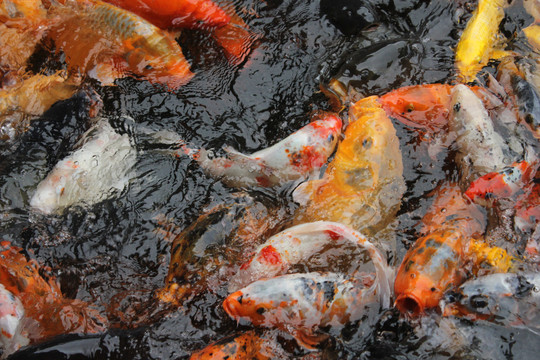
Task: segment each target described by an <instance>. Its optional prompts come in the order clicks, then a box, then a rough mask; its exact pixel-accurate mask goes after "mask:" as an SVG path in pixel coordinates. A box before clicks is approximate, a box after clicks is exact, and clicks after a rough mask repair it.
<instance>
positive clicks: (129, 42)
mask: <svg viewBox="0 0 540 360" xmlns="http://www.w3.org/2000/svg"><path fill="white" fill-rule="evenodd" d="M49 12H50V13H51V16H57V18H58V21H56V23H55V25H54V26H52V27H51V29H50V31H49V36H50V37H51V38H52V39H53V40H54V42H55V45H56V47H57V48H59V49H61V50H62V51H63V52H64V53H65V55H66V62H67V64H68V66H69V67H70V68H72V69H75V70H79V71H80V72H83V73H88V74H89V75H90V76H94V77H96V78H97V79H98V80H101V81H102V82H103V83H105V84H110V83H112V81H113V80H114V79H116V78H118V77H122V76H124V75H131V76H135V77H142V78H144V79H146V80H148V81H150V82H151V83H153V84H163V85H166V86H167V87H168V88H169V89H170V90H175V89H178V88H179V87H180V86H181V85H183V84H185V83H187V82H188V81H189V80H190V79H191V78H192V77H193V73H192V72H191V71H190V69H189V63H188V62H187V60H186V59H185V57H184V55H183V54H182V49H181V48H180V46H179V45H178V43H177V42H176V41H175V40H174V38H173V37H172V36H171V35H170V34H168V33H166V32H165V31H163V30H161V29H160V28H158V27H157V26H155V25H153V24H151V23H150V22H148V21H146V20H144V19H143V18H141V17H139V16H138V15H135V14H133V13H131V12H129V11H126V10H124V9H121V8H118V7H116V6H114V5H111V4H108V3H105V2H102V1H99V0H80V1H73V0H66V2H65V5H60V4H57V5H55V6H54V7H52V8H51V9H50V10H49ZM74 29H77V31H74Z"/></svg>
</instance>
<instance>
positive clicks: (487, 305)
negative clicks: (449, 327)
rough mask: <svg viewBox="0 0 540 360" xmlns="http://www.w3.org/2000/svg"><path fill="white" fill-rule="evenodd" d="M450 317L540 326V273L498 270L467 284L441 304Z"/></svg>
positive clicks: (537, 328)
mask: <svg viewBox="0 0 540 360" xmlns="http://www.w3.org/2000/svg"><path fill="white" fill-rule="evenodd" d="M441 307H442V310H443V312H444V315H446V316H451V315H453V316H464V317H467V318H469V319H472V320H486V321H491V322H494V323H496V324H499V325H504V326H513V327H525V328H530V329H535V330H539V329H540V312H538V308H539V307H540V274H538V273H521V274H513V273H496V274H490V275H485V276H481V277H478V278H476V279H473V280H469V281H467V282H465V283H463V284H462V285H461V286H460V287H459V289H458V290H457V291H456V292H451V293H449V294H448V295H447V296H446V298H445V299H444V301H443V302H442V303H441Z"/></svg>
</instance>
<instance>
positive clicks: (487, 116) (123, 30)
mask: <svg viewBox="0 0 540 360" xmlns="http://www.w3.org/2000/svg"><path fill="white" fill-rule="evenodd" d="M0 1H1V2H0V26H1V27H0V45H1V46H0V55H2V56H1V62H0V70H1V73H0V76H1V80H2V87H1V88H0V137H1V138H2V139H3V140H4V141H8V140H9V139H13V138H16V137H17V136H19V135H20V134H21V133H22V132H24V130H25V129H26V128H29V127H31V126H32V124H31V122H30V121H29V120H30V119H31V118H32V117H38V116H39V115H41V114H43V113H44V112H45V111H46V110H47V109H49V108H50V107H51V106H53V104H55V103H56V102H58V101H62V100H66V99H69V98H71V97H72V96H74V94H76V93H78V92H81V93H83V94H85V96H87V97H90V98H91V96H92V95H91V91H89V90H88V87H89V86H91V85H89V84H92V82H88V79H89V78H90V79H94V80H98V81H99V84H100V85H101V86H108V85H113V84H114V81H115V80H116V79H119V78H122V77H125V76H129V77H133V78H135V79H137V81H148V82H149V83H151V84H152V85H153V86H157V87H162V88H164V89H166V91H171V92H174V91H176V90H178V89H179V88H180V87H182V86H183V85H185V84H187V83H188V82H189V81H190V80H191V79H192V78H194V77H196V76H197V73H196V72H192V70H191V67H190V64H189V62H188V61H187V60H186V58H185V57H184V54H183V52H182V49H181V48H180V45H179V44H178V42H177V41H176V40H175V37H174V32H173V31H175V30H174V29H181V28H189V29H202V30H203V31H207V32H209V33H210V34H211V36H212V37H214V38H215V39H216V41H217V43H218V44H219V45H220V46H222V47H223V49H224V52H225V54H226V56H227V59H228V61H229V62H230V63H231V65H234V66H236V65H238V64H240V63H241V62H242V61H243V60H244V59H245V58H246V56H247V55H248V54H249V52H250V46H251V45H252V44H253V40H254V38H255V36H254V35H253V34H251V33H250V31H249V27H248V26H247V24H246V23H245V22H244V20H242V19H241V18H240V17H239V15H238V14H237V13H236V11H235V10H234V6H233V5H232V4H230V5H221V3H220V4H217V3H214V2H213V1H211V0H183V1H182V0H176V1H161V0H155V1H151V0H106V1H100V0H50V1H45V0H44V1H40V0H35V1H23V0H0ZM522 5H523V6H524V7H525V9H526V11H527V12H528V13H530V15H531V17H532V18H533V19H534V20H533V23H531V24H526V25H527V26H525V27H524V28H523V29H522V33H523V36H524V37H525V38H526V39H527V41H528V43H529V45H530V48H529V52H528V53H526V54H518V53H516V52H515V51H508V50H506V49H505V47H504V44H505V41H507V39H505V38H504V35H503V34H501V33H499V24H500V23H501V21H502V20H503V18H504V16H505V10H506V9H509V8H511V7H512V6H517V5H513V4H510V3H509V2H508V1H506V0H479V1H478V4H477V6H476V8H475V9H474V11H473V13H472V17H471V18H470V19H469V20H468V23H467V25H466V26H465V29H464V31H463V32H462V34H461V37H460V39H459V41H458V43H457V47H456V48H455V79H454V80H453V82H452V83H448V84H423V85H414V86H405V87H402V88H398V89H394V90H393V91H390V92H387V93H386V94H383V95H380V96H377V95H370V96H365V97H362V98H360V99H357V98H354V96H352V95H353V94H347V93H345V92H342V91H340V92H339V95H338V96H340V97H341V98H340V99H339V100H340V101H339V102H340V104H343V107H344V108H346V109H345V111H343V110H344V109H335V111H317V112H313V113H312V114H310V115H309V122H307V125H305V126H303V127H301V128H299V129H297V130H296V131H291V132H290V135H289V136H287V137H285V138H284V139H279V140H278V141H275V143H274V145H273V146H271V147H268V148H266V149H261V150H259V151H256V152H254V153H252V154H244V153H240V152H238V151H236V150H234V149H232V148H231V147H225V148H223V149H205V148H195V147H193V146H192V145H190V144H189V141H188V140H187V139H182V138H180V136H179V135H177V134H176V133H174V131H172V130H171V131H164V132H161V133H154V134H149V138H150V139H151V140H150V141H151V142H153V143H154V144H155V145H156V148H157V150H155V151H160V149H161V150H163V148H165V151H166V152H167V153H169V154H171V158H173V156H176V157H179V158H182V157H184V156H187V157H189V159H190V160H192V161H193V162H194V164H196V166H198V167H200V169H201V170H202V171H203V172H204V174H206V176H208V177H212V178H215V180H216V181H220V182H222V183H223V184H224V185H225V186H227V187H229V188H235V189H238V191H239V192H238V195H237V196H236V198H235V203H229V204H223V203H221V204H213V205H214V206H213V207H210V208H208V209H207V210H206V211H205V212H204V213H203V214H201V216H200V217H199V218H198V219H197V220H196V221H195V222H194V223H193V224H191V225H190V226H188V227H187V228H186V229H179V230H177V229H174V220H171V219H165V218H160V219H159V222H160V224H161V225H162V229H161V232H162V233H163V234H164V236H165V238H166V239H167V240H169V241H170V242H171V250H170V253H171V257H170V258H171V260H170V264H169V269H168V273H167V276H166V278H165V279H164V285H163V288H162V289H159V290H158V291H156V292H155V294H154V299H155V300H156V302H158V303H160V304H167V306H169V307H171V308H173V309H178V308H181V307H182V306H183V304H184V302H185V301H186V300H187V299H188V298H190V297H193V296H196V295H197V294H201V293H204V292H211V293H213V294H220V291H225V292H226V293H227V294H226V296H224V298H223V301H222V310H223V311H224V314H225V316H228V317H230V318H231V319H233V320H234V321H236V322H237V323H239V324H242V325H243V326H248V327H250V330H249V331H244V332H243V333H241V334H234V335H231V336H227V337H224V338H223V339H222V340H217V341H216V342H212V343H211V344H209V345H208V347H206V348H203V349H196V350H195V349H194V351H193V354H192V356H191V359H244V358H255V359H271V358H282V357H284V356H286V355H284V353H285V351H282V349H281V350H280V348H279V346H277V345H276V346H273V345H269V343H273V342H276V337H278V336H280V335H279V334H286V335H287V336H290V337H292V338H293V339H294V341H295V344H296V346H298V348H300V349H302V351H308V352H312V353H317V351H320V349H321V348H322V347H323V346H324V344H325V342H327V341H328V340H329V339H331V338H332V337H340V336H341V334H342V333H343V332H344V331H345V329H346V328H347V327H348V326H351V325H354V324H357V323H359V322H362V321H364V319H365V318H366V313H367V312H369V311H376V312H381V311H383V310H386V309H389V308H392V307H394V308H396V309H397V310H398V311H399V312H400V313H401V316H402V317H404V318H407V319H415V318H420V317H422V316H427V315H428V314H438V315H440V316H442V317H457V318H466V319H469V320H471V321H487V322H492V323H494V324H496V325H499V326H505V327H516V328H524V329H528V330H531V331H538V330H539V329H540V316H538V308H539V307H540V295H539V294H540V293H539V288H540V159H539V156H540V153H539V151H540V81H539V79H540V3H539V2H538V1H537V0H524V1H523V2H522V4H521V3H520V5H519V6H522ZM74 28H77V29H78V31H76V32H74V31H73V29H74ZM22 39H25V40H24V41H23V40H22ZM28 39H32V40H28ZM44 39H45V40H44ZM41 41H45V42H46V43H47V44H49V46H50V49H51V52H53V53H54V52H56V55H58V54H59V53H61V54H63V57H62V59H64V61H65V70H62V71H57V72H55V73H53V74H37V73H36V74H32V73H30V72H28V71H26V70H25V66H26V63H27V61H28V59H29V57H30V56H31V55H32V53H33V51H34V49H35V48H36V46H37V45H38V43H40V42H41ZM50 44H54V46H53V45H50ZM52 49H54V51H53V50H52ZM4 52H5V54H6V55H5V56H4ZM527 60H528V61H527ZM484 67H490V69H491V72H492V73H489V74H483V68H484ZM485 78H488V79H489V81H484V79H485ZM341 85H342V84H338V83H336V82H332V83H331V84H328V86H327V87H328V88H331V87H334V88H333V89H330V90H333V91H334V92H335V90H336V89H337V88H340V89H343V87H341ZM325 93H329V91H325ZM353 99H354V100H353ZM98 103H99V101H98ZM94 112H97V113H99V104H97V105H96V107H91V108H90V109H89V114H90V115H91V114H93V113H94ZM91 117H93V120H92V125H91V126H90V129H89V130H88V131H87V132H86V133H84V134H83V135H82V137H81V140H80V141H79V143H78V144H77V145H76V147H75V148H73V149H72V151H71V152H70V153H69V154H68V155H67V156H66V157H64V158H63V159H62V160H60V161H59V162H58V163H57V164H56V165H54V167H52V169H51V170H50V172H49V173H48V174H42V175H43V178H42V180H41V181H40V182H39V184H36V186H35V189H34V193H33V195H32V196H31V198H30V199H29V201H28V203H29V206H30V207H31V208H32V211H34V212H35V213H36V214H39V215H40V216H55V215H58V214H61V213H63V212H69V211H73V209H75V207H91V206H92V205H94V204H96V203H98V202H100V201H103V200H104V199H106V198H110V197H113V196H117V197H121V196H122V195H123V192H124V191H125V190H126V189H127V188H129V186H130V179H132V178H134V177H135V176H136V174H135V173H134V172H135V170H134V168H135V164H136V162H137V160H138V159H139V158H141V157H144V156H145V152H144V151H138V150H136V148H135V147H134V145H133V139H131V138H130V135H129V133H120V132H118V131H117V129H115V128H114V127H113V126H112V124H111V123H110V121H109V120H108V119H105V118H100V117H99V116H91ZM306 117H308V116H307V115H306ZM124 120H125V121H128V120H126V119H124ZM397 122H399V123H401V124H402V125H403V126H406V127H408V128H412V129H416V130H419V131H422V132H425V133H429V134H430V140H429V141H433V144H432V145H433V146H435V147H432V148H428V149H430V150H429V151H430V152H431V151H432V153H430V156H432V157H436V156H437V154H438V152H439V151H440V149H439V150H437V149H436V146H438V147H444V148H446V149H447V153H448V154H450V155H449V157H450V159H448V160H447V161H452V162H453V163H454V164H455V165H456V168H457V173H456V175H455V176H452V177H451V178H448V179H446V181H445V182H444V183H440V184H438V185H437V187H436V189H435V191H433V192H432V193H430V194H429V196H430V201H431V205H430V206H429V209H428V211H427V212H426V213H425V214H423V216H422V218H421V219H420V220H419V224H420V225H419V228H418V231H417V232H416V235H415V236H416V242H415V243H414V244H412V245H411V246H410V248H409V249H408V251H407V252H406V254H405V255H404V256H403V258H402V259H400V260H401V261H400V263H399V264H393V263H392V261H395V260H396V256H397V253H396V251H395V248H396V245H395V241H396V240H395V237H396V236H395V234H394V227H395V221H396V217H397V214H398V212H399V210H400V206H401V201H402V198H403V196H404V194H405V192H406V191H407V187H408V186H414V184H406V183H405V180H404V177H403V172H404V161H403V155H402V152H401V149H400V141H399V140H400V139H399V138H398V135H397V132H396V129H395V123H397ZM501 129H503V130H504V132H503V131H502V130H501ZM508 134H510V135H508ZM435 143H436V144H435ZM147 151H154V150H147ZM220 154H222V155H220ZM283 188H285V189H289V190H290V189H294V190H293V191H289V195H290V197H291V202H292V201H294V203H295V205H296V207H295V208H294V210H293V211H292V213H290V214H285V213H284V212H280V211H278V210H276V209H275V208H273V207H272V205H271V204H268V203H265V202H264V201H263V200H259V199H256V198H254V197H252V196H251V194H250V195H247V194H248V193H247V191H248V190H250V189H251V190H252V189H263V190H264V191H273V190H275V189H283ZM261 191H262V190H261ZM276 191H277V190H276ZM287 196H288V195H287ZM507 213H511V214H512V216H513V218H512V221H511V224H510V225H508V221H507V215H506V214H507ZM509 227H510V228H509ZM171 229H172V230H171ZM509 232H512V233H516V234H519V236H521V238H522V239H524V240H523V241H516V242H509V241H506V240H505V239H504V237H502V236H498V234H501V233H503V234H505V233H509ZM394 265H396V266H394ZM107 328H108V319H107V316H106V314H105V313H104V312H103V311H102V308H101V307H100V306H99V304H92V303H88V302H86V301H83V300H79V299H71V298H68V297H66V296H65V295H64V294H63V293H62V289H61V287H60V285H59V283H58V282H57V281H56V279H55V277H54V276H53V275H51V274H50V271H49V270H48V269H47V268H46V267H45V266H42V265H39V263H38V261H37V260H36V259H34V258H33V257H32V254H31V253H28V252H26V251H25V250H23V249H21V248H18V247H16V246H13V245H11V244H10V243H9V242H8V241H2V243H0V330H1V333H0V340H1V341H0V346H1V347H2V356H3V357H6V356H8V355H9V354H11V353H14V352H16V351H17V350H19V349H20V348H21V347H24V346H26V345H28V344H31V345H32V344H39V343H40V342H43V341H45V340H48V339H51V338H53V337H54V336H57V335H61V334H69V333H85V334H95V333H100V332H104V331H105V330H106V329H107ZM276 334H277V335H276Z"/></svg>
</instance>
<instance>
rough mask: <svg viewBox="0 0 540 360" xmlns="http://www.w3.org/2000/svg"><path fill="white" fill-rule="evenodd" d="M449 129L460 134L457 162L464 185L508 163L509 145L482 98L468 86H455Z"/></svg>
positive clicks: (457, 135)
mask: <svg viewBox="0 0 540 360" xmlns="http://www.w3.org/2000/svg"><path fill="white" fill-rule="evenodd" d="M449 131H450V132H451V135H454V136H456V138H455V144H456V148H457V154H456V163H457V164H458V167H459V170H460V176H461V181H462V182H463V183H464V184H469V183H470V182H471V181H472V180H474V179H476V178H478V177H480V176H482V175H485V174H487V173H489V172H492V171H499V170H501V169H503V168H504V167H505V166H506V165H508V164H507V163H505V161H508V160H506V156H505V155H506V153H507V152H508V145H507V144H506V143H505V141H504V140H503V138H502V137H501V136H500V135H499V134H498V133H497V132H496V131H495V129H494V127H493V121H492V120H491V118H490V116H489V114H488V112H487V110H486V108H485V107H484V105H483V104H482V101H481V100H480V98H479V97H478V96H476V95H475V94H474V92H473V91H472V90H471V89H470V88H469V87H467V86H466V85H461V84H460V85H456V86H454V87H453V88H452V112H451V114H450V119H449Z"/></svg>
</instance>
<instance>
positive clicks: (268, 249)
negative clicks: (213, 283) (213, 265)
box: [229, 221, 392, 307]
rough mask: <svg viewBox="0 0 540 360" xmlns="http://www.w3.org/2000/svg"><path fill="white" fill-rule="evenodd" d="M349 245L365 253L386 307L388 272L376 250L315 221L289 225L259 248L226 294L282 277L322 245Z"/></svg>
mask: <svg viewBox="0 0 540 360" xmlns="http://www.w3.org/2000/svg"><path fill="white" fill-rule="evenodd" d="M343 243H351V244H354V245H356V246H358V247H359V248H360V249H364V250H366V251H367V252H368V254H369V256H370V257H371V260H372V262H373V266H374V267H375V272H376V274H377V279H376V281H375V286H377V288H378V289H377V293H378V294H379V296H380V299H381V306H383V307H387V306H389V301H390V296H391V290H390V288H391V277H392V270H391V269H390V268H389V267H388V265H387V263H386V260H385V259H384V257H383V256H382V255H381V253H380V252H379V250H378V249H377V248H376V247H375V245H373V244H372V243H371V242H369V240H368V239H367V238H366V237H365V236H363V235H362V234H360V233H359V232H357V231H355V230H353V229H351V228H349V227H347V226H345V225H343V224H340V223H334V222H329V221H317V222H313V223H305V224H301V225H296V226H293V227H291V228H289V229H287V230H284V231H282V232H280V233H278V234H276V235H274V236H272V237H271V238H269V239H268V240H267V241H266V242H265V243H264V244H262V245H260V246H259V247H258V248H257V250H256V251H255V255H254V256H253V257H252V258H251V260H249V261H248V262H247V263H245V264H244V265H242V266H241V267H240V269H239V270H238V272H237V273H236V274H235V276H234V277H232V278H231V280H230V283H229V291H235V290H238V289H239V288H241V287H243V286H246V285H247V284H250V283H251V282H253V281H256V280H259V279H262V278H268V277H273V276H276V275H279V274H285V273H286V272H287V270H288V269H289V268H290V267H291V266H293V265H295V264H298V263H300V262H301V261H305V260H307V259H308V258H309V257H310V256H311V255H313V254H315V253H317V252H319V251H321V250H322V249H323V248H324V247H325V246H328V245H332V246H338V245H340V244H343Z"/></svg>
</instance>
